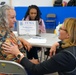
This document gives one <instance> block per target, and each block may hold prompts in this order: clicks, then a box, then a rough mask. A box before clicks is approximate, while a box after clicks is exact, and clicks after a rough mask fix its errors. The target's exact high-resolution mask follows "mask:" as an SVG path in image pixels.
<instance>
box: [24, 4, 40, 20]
mask: <svg viewBox="0 0 76 75" xmlns="http://www.w3.org/2000/svg"><path fill="white" fill-rule="evenodd" d="M32 8H34V9H36V10H37V16H36V18H35V20H38V21H39V19H40V18H41V11H40V10H39V8H38V7H37V6H36V5H31V6H29V7H28V10H27V12H26V13H25V16H24V20H25V19H26V17H27V16H28V15H29V11H30V9H32Z"/></svg>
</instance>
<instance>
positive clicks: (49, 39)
mask: <svg viewBox="0 0 76 75" xmlns="http://www.w3.org/2000/svg"><path fill="white" fill-rule="evenodd" d="M14 33H15V34H16V35H17V32H14ZM19 37H21V38H24V39H25V40H27V41H28V40H29V39H30V38H33V37H41V38H43V39H44V40H43V41H45V40H46V42H42V43H41V42H40V43H39V41H37V42H36V43H35V42H30V41H28V42H29V43H31V44H32V46H37V47H46V48H50V47H51V46H52V45H53V44H54V43H55V42H57V41H59V39H58V37H57V35H55V34H52V33H42V34H40V36H33V35H24V36H19ZM38 40H39V39H38Z"/></svg>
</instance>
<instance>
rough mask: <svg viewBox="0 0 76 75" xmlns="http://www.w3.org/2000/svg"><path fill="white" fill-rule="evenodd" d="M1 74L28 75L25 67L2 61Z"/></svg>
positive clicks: (0, 63) (0, 65) (0, 64)
mask: <svg viewBox="0 0 76 75" xmlns="http://www.w3.org/2000/svg"><path fill="white" fill-rule="evenodd" d="M0 73H4V74H19V75H27V72H26V71H25V69H24V67H23V66H21V65H20V64H18V63H16V62H14V61H6V60H0Z"/></svg>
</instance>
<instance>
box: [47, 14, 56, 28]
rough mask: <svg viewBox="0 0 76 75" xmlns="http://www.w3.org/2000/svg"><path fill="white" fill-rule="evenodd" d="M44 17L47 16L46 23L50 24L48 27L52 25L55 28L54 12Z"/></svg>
mask: <svg viewBox="0 0 76 75" xmlns="http://www.w3.org/2000/svg"><path fill="white" fill-rule="evenodd" d="M46 18H47V19H46V23H48V24H49V25H50V26H49V27H53V28H54V29H55V27H56V14H54V13H50V14H47V16H46Z"/></svg>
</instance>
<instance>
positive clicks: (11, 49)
mask: <svg viewBox="0 0 76 75" xmlns="http://www.w3.org/2000/svg"><path fill="white" fill-rule="evenodd" d="M1 48H2V49H3V50H4V51H5V52H6V53H11V54H13V55H15V56H17V55H18V54H20V53H21V52H20V51H19V49H18V46H17V45H15V44H14V43H12V44H8V43H6V42H5V43H3V44H2V47H1Z"/></svg>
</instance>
